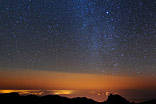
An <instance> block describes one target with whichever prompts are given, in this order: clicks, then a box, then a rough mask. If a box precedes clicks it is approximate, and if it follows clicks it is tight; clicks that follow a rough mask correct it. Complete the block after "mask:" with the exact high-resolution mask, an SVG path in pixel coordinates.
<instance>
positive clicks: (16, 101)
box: [0, 93, 156, 104]
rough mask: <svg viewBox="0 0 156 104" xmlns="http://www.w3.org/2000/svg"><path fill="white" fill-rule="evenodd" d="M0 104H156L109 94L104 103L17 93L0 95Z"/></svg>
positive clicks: (84, 99) (155, 100)
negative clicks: (3, 103)
mask: <svg viewBox="0 0 156 104" xmlns="http://www.w3.org/2000/svg"><path fill="white" fill-rule="evenodd" d="M0 102H5V104H11V103H12V104H21V103H22V104H156V99H153V100H149V101H145V102H141V103H134V102H129V101H128V100H126V99H125V98H124V97H122V96H120V95H118V94H114V95H113V94H110V95H109V96H108V99H107V100H106V101H104V102H97V101H94V100H93V99H88V98H86V97H76V98H67V97H62V96H59V95H46V96H37V95H27V96H21V95H19V94H18V93H6V94H0ZM10 102H11V103H10Z"/></svg>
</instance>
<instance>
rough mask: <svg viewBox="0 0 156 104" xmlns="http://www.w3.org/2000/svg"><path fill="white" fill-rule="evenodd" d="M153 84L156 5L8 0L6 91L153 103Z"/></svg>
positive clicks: (4, 12)
mask: <svg viewBox="0 0 156 104" xmlns="http://www.w3.org/2000/svg"><path fill="white" fill-rule="evenodd" d="M153 82H156V1H155V0H0V90H1V89H9V91H10V90H11V89H16V90H20V89H24V90H27V89H30V90H32V89H34V90H36V89H39V90H42V89H44V90H45V89H50V90H63V91H64V90H86V89H88V90H92V89H95V90H96V89H98V90H100V91H104V92H105V93H106V92H107V91H108V92H114V93H116V92H117V93H120V94H121V95H122V94H123V92H124V93H126V94H127V95H128V96H129V95H130V94H131V97H129V98H132V97H133V98H134V97H138V96H143V97H142V98H143V99H144V98H145V96H146V97H147V99H149V96H152V97H156V83H153ZM121 90H122V91H121ZM0 92H8V91H0ZM65 92H66V91H65ZM70 92H72V91H70ZM82 92H83V91H82ZM140 92H141V93H140ZM97 93H99V92H98V91H97ZM97 93H96V94H97ZM100 93H103V92H100ZM70 94H72V93H70ZM83 94H86V91H84V92H83ZM123 95H124V94H123ZM127 95H125V96H127ZM69 96H73V95H69ZM74 96H75V95H74ZM83 96H85V95H83ZM100 96H101V95H100ZM128 96H127V98H128ZM93 98H99V94H98V95H94V97H93ZM101 98H102V100H100V101H103V98H104V97H103V95H102V96H101ZM105 99H106V96H105ZM138 99H139V101H140V99H141V98H138ZM132 101H133V100H132Z"/></svg>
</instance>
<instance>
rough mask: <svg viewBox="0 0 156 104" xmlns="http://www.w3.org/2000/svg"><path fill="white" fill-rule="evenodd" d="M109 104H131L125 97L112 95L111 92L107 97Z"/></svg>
mask: <svg viewBox="0 0 156 104" xmlns="http://www.w3.org/2000/svg"><path fill="white" fill-rule="evenodd" d="M106 102H107V104H130V102H129V101H127V100H126V99H125V98H123V97H121V96H120V95H118V94H116V95H112V94H110V95H109V96H108V99H107V101H106Z"/></svg>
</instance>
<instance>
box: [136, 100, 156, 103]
mask: <svg viewBox="0 0 156 104" xmlns="http://www.w3.org/2000/svg"><path fill="white" fill-rule="evenodd" d="M139 104H156V99H153V100H150V101H145V102H142V103H139Z"/></svg>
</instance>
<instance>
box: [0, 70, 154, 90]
mask: <svg viewBox="0 0 156 104" xmlns="http://www.w3.org/2000/svg"><path fill="white" fill-rule="evenodd" d="M154 80H155V79H150V80H149V79H146V78H142V77H130V76H111V75H103V74H82V73H67V72H50V71H31V70H28V71H14V72H9V71H3V72H1V73H0V89H35V90H36V89H39V90H41V89H44V90H47V89H52V90H73V89H74V90H85V89H86V90H90V89H104V90H121V89H137V88H139V89H145V88H151V87H152V88H155V87H156V84H155V83H153V81H154Z"/></svg>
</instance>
